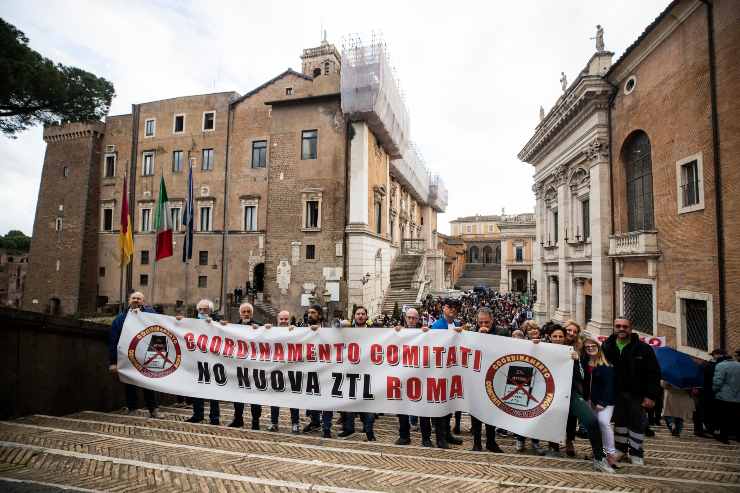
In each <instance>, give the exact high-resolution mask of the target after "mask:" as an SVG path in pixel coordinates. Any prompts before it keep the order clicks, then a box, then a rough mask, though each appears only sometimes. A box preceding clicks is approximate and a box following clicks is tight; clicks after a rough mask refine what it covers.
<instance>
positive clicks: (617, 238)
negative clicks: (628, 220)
mask: <svg viewBox="0 0 740 493" xmlns="http://www.w3.org/2000/svg"><path fill="white" fill-rule="evenodd" d="M659 254H660V251H659V250H658V232H657V231H631V232H629V233H617V234H615V235H612V236H610V237H609V255H611V256H615V257H618V256H622V255H659Z"/></svg>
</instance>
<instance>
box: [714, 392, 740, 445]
mask: <svg viewBox="0 0 740 493" xmlns="http://www.w3.org/2000/svg"><path fill="white" fill-rule="evenodd" d="M714 403H715V405H716V407H717V421H718V424H719V437H720V438H721V439H722V440H728V439H729V438H730V437H731V436H732V435H734V436H735V439H736V440H740V427H738V416H740V402H729V401H721V400H719V399H715V401H714Z"/></svg>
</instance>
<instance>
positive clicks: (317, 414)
mask: <svg viewBox="0 0 740 493" xmlns="http://www.w3.org/2000/svg"><path fill="white" fill-rule="evenodd" d="M306 414H307V415H308V416H309V417H310V418H311V423H314V424H319V423H320V424H321V429H322V430H323V431H331V420H332V419H333V418H334V413H333V412H332V411H313V410H309V411H306Z"/></svg>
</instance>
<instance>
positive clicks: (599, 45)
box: [591, 24, 604, 51]
mask: <svg viewBox="0 0 740 493" xmlns="http://www.w3.org/2000/svg"><path fill="white" fill-rule="evenodd" d="M591 39H595V40H596V51H604V28H603V27H601V24H597V25H596V36H595V37H593V38H591Z"/></svg>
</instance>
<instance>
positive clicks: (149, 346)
mask: <svg viewBox="0 0 740 493" xmlns="http://www.w3.org/2000/svg"><path fill="white" fill-rule="evenodd" d="M128 359H129V361H131V364H132V365H134V368H136V369H137V370H139V373H141V374H142V375H144V376H146V377H149V378H162V377H166V376H167V375H169V374H170V373H172V372H173V371H175V370H177V368H178V367H179V366H180V362H181V361H182V356H181V354H180V343H178V342H177V337H175V335H174V334H173V333H172V332H170V331H169V330H167V329H165V328H164V327H161V326H159V325H151V326H149V327H147V328H146V329H144V330H142V331H141V332H139V333H138V334H136V335H135V336H134V338H133V339H131V344H129V346H128Z"/></svg>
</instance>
